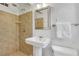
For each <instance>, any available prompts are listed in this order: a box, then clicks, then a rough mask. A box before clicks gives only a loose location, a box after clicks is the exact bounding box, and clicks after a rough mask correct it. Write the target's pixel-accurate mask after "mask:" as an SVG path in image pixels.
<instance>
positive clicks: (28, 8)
mask: <svg viewBox="0 0 79 59" xmlns="http://www.w3.org/2000/svg"><path fill="white" fill-rule="evenodd" d="M78 18H79V3H0V56H78V55H79V36H78V35H79V27H78V26H79V20H78Z"/></svg>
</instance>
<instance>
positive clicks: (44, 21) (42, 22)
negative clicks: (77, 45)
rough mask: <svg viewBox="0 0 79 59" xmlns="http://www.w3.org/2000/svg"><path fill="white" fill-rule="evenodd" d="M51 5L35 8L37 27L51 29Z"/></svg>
mask: <svg viewBox="0 0 79 59" xmlns="http://www.w3.org/2000/svg"><path fill="white" fill-rule="evenodd" d="M49 9H50V8H49V7H44V8H41V9H37V10H35V29H42V30H43V29H50V25H51V24H50V23H51V22H50V19H49V16H50V15H49V13H50V12H49V11H50V10H49Z"/></svg>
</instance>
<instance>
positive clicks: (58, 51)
mask: <svg viewBox="0 0 79 59" xmlns="http://www.w3.org/2000/svg"><path fill="white" fill-rule="evenodd" d="M52 50H53V51H54V56H77V55H78V53H77V50H76V49H73V48H68V47H62V46H57V45H53V46H52Z"/></svg>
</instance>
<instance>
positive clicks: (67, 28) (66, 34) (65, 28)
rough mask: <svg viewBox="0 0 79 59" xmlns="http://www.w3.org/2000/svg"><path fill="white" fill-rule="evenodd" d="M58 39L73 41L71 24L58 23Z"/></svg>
mask: <svg viewBox="0 0 79 59" xmlns="http://www.w3.org/2000/svg"><path fill="white" fill-rule="evenodd" d="M56 26H57V37H58V38H61V39H71V24H70V23H69V22H64V23H62V22H57V23H56Z"/></svg>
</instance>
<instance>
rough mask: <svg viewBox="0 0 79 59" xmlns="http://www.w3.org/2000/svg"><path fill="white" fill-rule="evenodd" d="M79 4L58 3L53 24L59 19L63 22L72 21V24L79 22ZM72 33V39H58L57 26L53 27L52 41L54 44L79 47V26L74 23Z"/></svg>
mask: <svg viewBox="0 0 79 59" xmlns="http://www.w3.org/2000/svg"><path fill="white" fill-rule="evenodd" d="M78 9H79V8H78V5H77V4H57V5H56V6H55V7H54V13H52V14H53V17H52V24H53V23H56V20H57V21H62V22H66V21H68V22H71V23H72V24H74V23H75V24H76V23H78V24H79V21H78V17H79V15H78V14H79V12H78ZM71 29H72V30H71V35H72V38H71V39H70V40H68V39H61V40H60V39H58V38H57V36H56V27H52V33H51V35H52V36H51V37H52V42H53V45H54V44H55V45H60V46H65V47H71V48H75V49H79V47H78V45H79V36H78V35H79V26H74V25H72V28H71Z"/></svg>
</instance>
